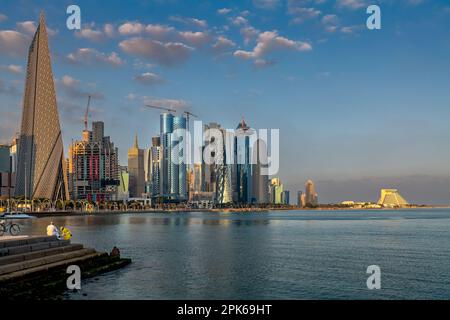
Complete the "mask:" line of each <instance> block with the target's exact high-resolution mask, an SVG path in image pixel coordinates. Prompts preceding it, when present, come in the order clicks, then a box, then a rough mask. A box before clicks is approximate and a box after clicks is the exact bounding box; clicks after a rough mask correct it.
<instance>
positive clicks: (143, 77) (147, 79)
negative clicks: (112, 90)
mask: <svg viewBox="0 0 450 320" xmlns="http://www.w3.org/2000/svg"><path fill="white" fill-rule="evenodd" d="M134 80H135V81H137V82H139V83H141V84H145V85H155V84H161V83H163V82H164V80H163V79H162V78H161V76H159V75H157V74H155V73H152V72H145V73H143V74H140V75H138V76H135V77H134Z"/></svg>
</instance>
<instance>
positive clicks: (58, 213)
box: [30, 205, 450, 217]
mask: <svg viewBox="0 0 450 320" xmlns="http://www.w3.org/2000/svg"><path fill="white" fill-rule="evenodd" d="M420 209H450V205H420V206H411V207H403V208H345V207H341V206H319V207H317V208H300V207H296V206H291V207H280V208H276V207H274V208H258V207H256V208H216V209H186V208H179V209H144V210H128V211H124V210H100V211H95V212H91V213H88V212H80V211H55V212H32V213H30V214H31V215H34V216H36V217H57V216H92V215H104V214H135V213H165V214H174V213H192V212H200V213H267V212H274V211H275V212H281V211H304V212H311V213H312V212H319V211H392V210H395V211H397V210H398V211H401V210H420Z"/></svg>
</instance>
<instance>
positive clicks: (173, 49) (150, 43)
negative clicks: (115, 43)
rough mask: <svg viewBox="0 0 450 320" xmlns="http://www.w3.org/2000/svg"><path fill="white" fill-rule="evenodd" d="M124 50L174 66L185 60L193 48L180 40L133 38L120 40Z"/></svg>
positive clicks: (120, 45)
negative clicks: (164, 40) (165, 41)
mask: <svg viewBox="0 0 450 320" xmlns="http://www.w3.org/2000/svg"><path fill="white" fill-rule="evenodd" d="M119 47H120V48H121V49H122V51H124V52H126V53H128V54H131V55H136V56H140V57H142V58H145V59H148V60H151V61H154V62H157V63H159V64H162V65H165V66H173V65H177V64H180V63H183V62H185V61H186V60H187V59H188V58H189V57H190V55H191V52H192V50H193V48H191V47H189V46H187V45H185V44H183V43H179V42H168V43H163V42H160V41H157V40H150V39H144V38H139V37H136V38H132V39H129V40H124V41H122V42H120V44H119Z"/></svg>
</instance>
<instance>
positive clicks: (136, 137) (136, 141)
mask: <svg viewBox="0 0 450 320" xmlns="http://www.w3.org/2000/svg"><path fill="white" fill-rule="evenodd" d="M133 147H134V148H136V149H139V145H138V135H137V133H136V135H135V136H134V146H133Z"/></svg>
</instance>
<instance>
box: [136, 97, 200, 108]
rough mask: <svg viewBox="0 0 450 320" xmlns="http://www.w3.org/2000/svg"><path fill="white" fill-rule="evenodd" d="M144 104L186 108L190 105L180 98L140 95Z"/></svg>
mask: <svg viewBox="0 0 450 320" xmlns="http://www.w3.org/2000/svg"><path fill="white" fill-rule="evenodd" d="M142 99H143V103H144V104H145V105H151V106H155V107H163V108H173V109H186V108H189V107H190V106H191V105H190V103H189V102H187V101H185V100H182V99H159V98H151V97H145V96H144V97H142Z"/></svg>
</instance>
